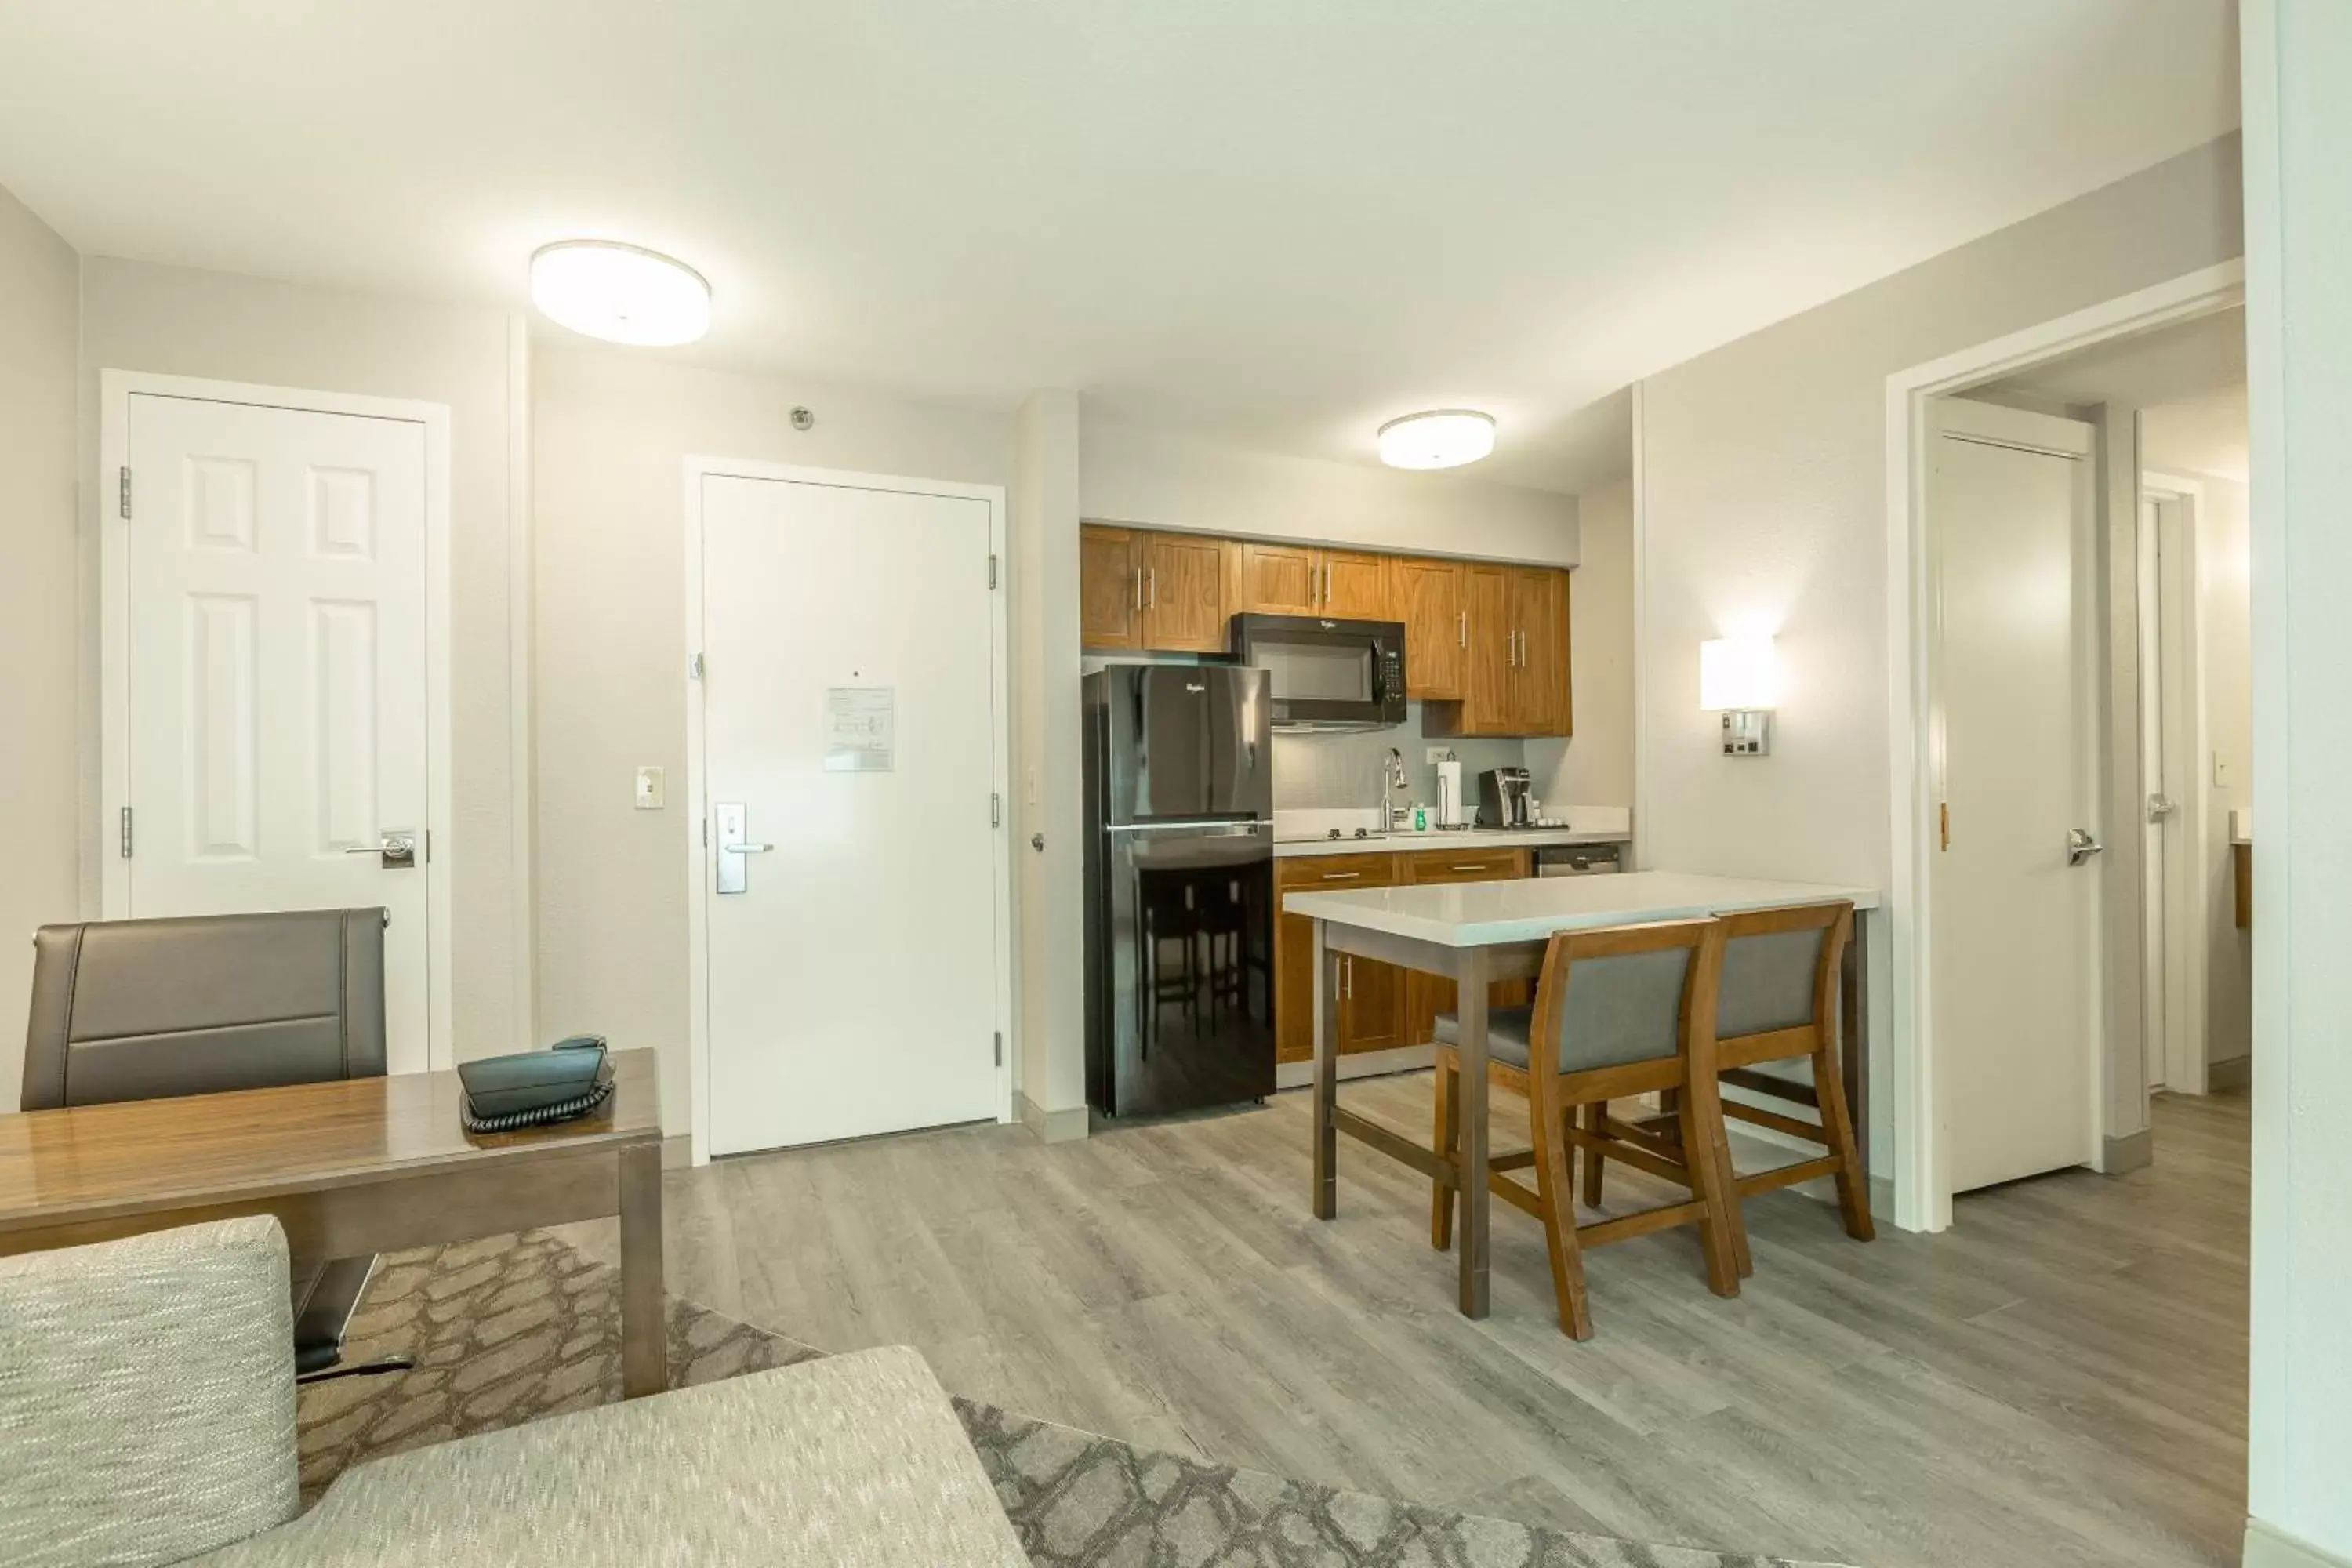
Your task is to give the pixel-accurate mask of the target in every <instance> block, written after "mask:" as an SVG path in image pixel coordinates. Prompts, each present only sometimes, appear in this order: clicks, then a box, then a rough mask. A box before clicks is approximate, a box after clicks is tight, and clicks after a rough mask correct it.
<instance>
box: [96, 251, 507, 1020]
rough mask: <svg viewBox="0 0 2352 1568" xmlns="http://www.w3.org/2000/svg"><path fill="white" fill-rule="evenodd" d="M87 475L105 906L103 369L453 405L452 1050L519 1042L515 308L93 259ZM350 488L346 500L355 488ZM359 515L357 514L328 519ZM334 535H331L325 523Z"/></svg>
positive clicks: (346, 524) (344, 525)
mask: <svg viewBox="0 0 2352 1568" xmlns="http://www.w3.org/2000/svg"><path fill="white" fill-rule="evenodd" d="M82 289H83V292H82V331H81V351H80V366H81V394H80V397H81V401H80V420H81V429H80V444H79V452H80V456H79V467H78V468H77V470H76V471H77V472H78V473H79V474H80V475H81V476H83V478H84V480H85V485H84V490H83V495H84V503H83V506H82V513H81V527H82V536H81V552H82V553H81V560H82V567H81V574H80V588H79V598H78V604H79V615H80V617H81V618H80V625H81V628H82V633H81V635H82V647H83V653H82V659H81V670H80V683H79V694H80V695H79V703H80V708H79V734H80V737H81V743H80V802H81V805H80V815H79V823H80V832H81V842H82V857H81V876H82V906H83V908H84V909H85V910H88V911H89V913H91V914H95V913H96V912H97V909H98V867H99V864H100V862H99V857H100V855H101V854H103V853H105V852H106V848H107V844H106V841H105V838H104V836H103V835H102V834H101V832H100V823H99V821H98V813H99V791H98V743H97V737H98V733H99V700H98V633H97V627H98V590H97V574H96V565H97V559H98V544H97V540H98V510H97V509H98V499H97V498H98V494H99V487H98V486H97V485H96V483H95V477H96V474H97V466H98V431H99V407H98V398H99V373H100V371H102V370H135V371H150V372H154V373H157V374H165V375H187V376H202V377H208V378H211V379H214V380H219V381H236V382H248V383H253V384H261V385H268V386H288V387H299V388H309V389H313V390H318V391H325V392H342V393H355V394H360V395H368V396H376V397H398V398H414V399H418V400H421V401H425V402H432V403H441V404H446V405H448V407H449V412H450V442H449V460H450V474H449V486H450V494H449V507H450V519H449V521H450V527H449V542H450V618H451V624H450V664H451V668H452V669H453V670H454V671H455V672H456V678H455V679H453V680H452V682H451V702H452V710H451V713H450V753H451V754H450V773H451V793H452V797H453V798H452V800H451V812H450V817H451V830H452V832H453V834H454V836H455V837H456V839H457V842H456V844H455V845H454V846H452V850H453V864H454V868H455V870H456V875H455V877H454V878H453V880H452V883H451V893H452V900H451V918H452V921H453V923H454V926H455V930H454V931H453V932H452V938H453V941H452V948H453V951H454V952H455V962H454V966H453V967H454V969H455V972H456V973H455V974H454V976H453V980H454V1003H455V1017H456V1033H457V1041H456V1045H457V1055H458V1056H459V1057H460V1058H469V1057H478V1056H494V1055H497V1054H499V1052H502V1051H509V1050H516V1049H520V1048H521V1047H522V1046H523V1045H524V1044H526V1043H530V1042H524V1041H520V1040H518V1039H516V1038H515V1037H514V1027H513V1019H514V1016H515V998H516V995H517V990H518V987H519V986H524V985H527V984H528V983H529V968H528V961H527V957H526V955H525V954H522V953H520V952H516V951H515V942H514V931H513V926H512V923H511V919H510V917H511V911H512V908H513V901H514V900H515V899H516V898H517V897H518V896H519V888H518V881H517V877H516V868H515V865H514V862H513V859H512V854H511V852H512V847H513V844H514V838H515V834H516V832H517V831H518V823H517V821H516V816H515V812H514V810H513V798H514V787H513V786H514V778H513V773H512V750H511V746H510V742H511V739H512V737H511V734H510V725H511V723H512V722H513V720H514V715H513V712H512V705H511V703H510V702H509V685H508V681H507V679H506V677H507V672H508V668H509V640H508V637H509V595H508V586H509V584H508V564H507V563H508V550H509V531H510V530H511V529H513V528H514V527H515V526H517V524H518V520H517V519H516V518H515V517H513V516H512V515H511V510H512V509H511V508H510V506H509V500H510V497H509V451H510V444H509V435H510V430H509V425H510V419H509V413H510V410H509V398H508V392H509V375H510V370H511V365H510V360H509V353H508V341H507V331H508V324H509V317H508V315H507V313H506V312H504V311H501V310H489V309H483V308H472V307H463V306H447V305H428V304H420V303H415V302H413V301H409V300H398V299H394V298H391V297H388V296H384V295H379V294H365V293H357V292H352V291H349V290H344V289H321V288H311V287H307V286H303V285H299V284H292V283H282V282H278V281H275V280H272V279H261V278H245V277H236V276H232V275H230V274H226V273H219V272H206V271H202V270H198V269H195V268H183V267H159V266H154V265H152V264H149V263H146V262H139V261H123V260H117V259H113V258H103V257H90V258H87V259H86V260H85V261H84V263H83V268H82ZM350 499H351V498H348V497H347V498H345V500H346V501H348V500H350ZM332 526H333V527H334V528H337V529H342V530H345V531H348V530H349V529H351V528H352V527H354V526H357V524H356V522H355V521H354V520H352V519H350V518H348V517H347V518H346V519H345V520H344V521H341V522H339V523H335V524H333V525H332ZM330 539H331V535H330Z"/></svg>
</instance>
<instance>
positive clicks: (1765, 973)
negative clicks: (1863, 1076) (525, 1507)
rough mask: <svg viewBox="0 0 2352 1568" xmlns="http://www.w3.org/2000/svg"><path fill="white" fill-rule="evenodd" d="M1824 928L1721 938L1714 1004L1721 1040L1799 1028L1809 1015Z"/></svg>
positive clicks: (1716, 1031) (1824, 935)
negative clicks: (1719, 985) (1720, 978)
mask: <svg viewBox="0 0 2352 1568" xmlns="http://www.w3.org/2000/svg"><path fill="white" fill-rule="evenodd" d="M1828 934H1829V933H1828V932H1827V931H1819V930H1815V931H1773V932H1770V933H1769V934H1767V935H1763V936H1743V937H1736V938H1734V939H1733V940H1732V941H1730V942H1725V943H1724V944H1723V981H1722V989H1721V991H1720V992H1719V994H1718V999H1717V1005H1716V1009H1715V1034H1716V1038H1717V1039H1720V1040H1732V1039H1738V1037H1740V1036H1742V1035H1762V1034H1769V1033H1770V1032H1771V1031H1773V1030H1776V1029H1798V1028H1802V1027H1803V1026H1806V1025H1808V1024H1810V1023H1811V1022H1812V1021H1813V975H1814V972H1815V971H1816V970H1817V969H1818V968H1819V967H1820V964H1821V962H1822V939H1823V938H1825V937H1826V936H1827V935H1828Z"/></svg>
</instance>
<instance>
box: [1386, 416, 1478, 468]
mask: <svg viewBox="0 0 2352 1568" xmlns="http://www.w3.org/2000/svg"><path fill="white" fill-rule="evenodd" d="M1494 449H1495V416H1493V415H1491V414H1481V413H1479V412H1478V411H1477V410H1476V409H1475V408H1439V409H1433V410H1432V411H1431V412H1429V413H1427V414H1408V415H1406V416H1404V417H1403V418H1402V419H1391V420H1390V421H1389V422H1388V423H1387V424H1385V425H1383V426H1381V462H1383V463H1386V464H1387V465H1388V466H1389V467H1390V468H1460V467H1461V466H1462V465H1463V464H1465V463H1475V462H1476V461H1477V460H1478V459H1479V458H1483V457H1485V456H1486V454H1487V453H1489V452H1491V451H1493V450H1494Z"/></svg>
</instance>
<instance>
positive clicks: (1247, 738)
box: [1084, 664, 1274, 1116]
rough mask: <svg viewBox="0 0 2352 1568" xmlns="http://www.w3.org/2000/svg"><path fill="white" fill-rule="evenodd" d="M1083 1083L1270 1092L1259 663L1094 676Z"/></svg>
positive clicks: (1088, 704)
mask: <svg viewBox="0 0 2352 1568" xmlns="http://www.w3.org/2000/svg"><path fill="white" fill-rule="evenodd" d="M1084 711H1085V726H1086V800H1087V805H1086V818H1087V822H1086V835H1087V842H1086V900H1087V908H1086V946H1087V952H1086V964H1087V1101H1088V1103H1089V1104H1091V1105H1092V1106H1093V1107H1094V1109H1095V1110H1097V1111H1098V1112H1100V1113H1102V1114H1105V1115H1108V1116H1143V1115H1155V1114H1158V1113H1160V1112H1164V1111H1171V1110H1192V1109H1193V1108H1195V1107H1199V1106H1206V1105H1230V1104H1233V1103H1234V1102H1236V1101H1239V1100H1257V1099H1263V1098H1264V1097H1265V1096H1266V1095H1269V1094H1271V1093H1273V1092H1274V784H1273V778H1274V754H1273V745H1272V728H1271V725H1272V717H1273V714H1272V704H1271V700H1270V699H1269V697H1268V694H1267V690H1266V676H1265V671H1264V670H1262V669H1255V668H1244V667H1242V666H1238V665H1207V664H1203V665H1151V664H1118V665H1112V666H1110V667H1109V668H1105V669H1101V670H1098V671H1097V672H1096V673H1094V674H1092V675H1089V676H1087V678H1086V684H1085V697H1084Z"/></svg>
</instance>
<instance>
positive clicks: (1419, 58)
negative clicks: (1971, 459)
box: [0, 0, 2237, 489]
mask: <svg viewBox="0 0 2352 1568" xmlns="http://www.w3.org/2000/svg"><path fill="white" fill-rule="evenodd" d="M291 16H299V17H300V20H299V22H296V21H290V20H289V17H291ZM2234 28H2235V23H2234V16H2233V8H2232V7H2231V6H2229V5H2224V4H2221V0H2065V3H2064V4H2063V5H2053V4H2051V3H2050V0H1969V3H1968V4H1965V5H1959V4H1954V3H1952V0H1783V3H1780V4H1775V5H1753V4H1746V5H1743V4H1732V3H1727V0H1641V3H1640V4H1631V3H1628V0H1284V3H1283V4H1280V5H1267V4H1265V3H1264V0H1182V3H1181V4H1173V5H1171V4H1167V3H1165V0H1021V3H1013V0H1000V3H997V4H986V3H982V0H890V3H887V4H856V3H850V4H844V3H842V0H831V3H829V4H823V5H819V4H812V3H806V0H770V3H766V4H758V5H745V4H720V3H719V0H680V3H677V4H667V5H652V4H647V3H646V0H495V3H484V0H400V3H399V4H396V5H394V4H376V5H300V6H289V5H286V4H285V0H207V3H206V4H204V5H188V4H185V3H184V0H11V3H10V4H8V5H5V6H0V184H5V186H7V187H8V188H9V189H11V190H13V191H15V192H16V195H18V196H19V197H21V198H22V199H23V200H24V201H25V202H26V204H27V205H30V206H31V207H32V208H33V209H34V210H35V211H36V212H37V213H39V214H40V215H41V216H43V217H45V218H46V219H47V220H48V222H49V223H51V224H52V225H54V226H56V227H57V228H58V231H59V232H60V233H62V234H63V235H64V236H65V237H66V238H67V239H68V240H69V241H70V242H72V243H73V244H74V245H75V246H76V247H79V248H80V249H81V250H83V251H84V252H86V253H93V254H106V255H115V256H128V257H137V258H152V259H157V260H163V261H171V262H175V263H183V264H188V265H194V266H201V267H210V268H226V269H229V270H235V271H240V272H251V273H258V274H262V275H266V276H271V277H279V278H289V279H299V280H305V281H320V282H334V283H345V284H354V285H362V286H368V287H376V288H384V289H396V290H398V291H401V292H404V293H410V294H418V295H426V296H434V297H452V298H467V299H478V300H501V301H506V302H509V303H519V302H520V301H521V300H523V299H524V297H525V295H524V262H525V259H526V258H527V257H528V256H529V255H530V251H531V250H532V249H533V248H534V247H537V246H538V245H540V244H541V243H543V242H545V241H547V240H550V239H553V238H559V237H572V236H582V235H606V236H613V237H620V238H625V239H628V240H632V241H635V242H636V243H639V244H644V245H648V246H652V247H656V248H658V249H662V250H667V251H670V252H673V253H675V254H677V255H678V256H680V257H682V258H685V259H687V260H688V261H689V262H691V263H692V264H693V265H695V266H696V267H698V268H700V269H701V270H702V271H703V272H704V273H706V274H707V275H708V276H709V278H710V279H711V281H712V283H713V285H714V287H715V289H716V292H717V298H716V309H715V313H714V314H715V327H714V331H713V332H712V334H711V337H710V338H709V340H708V342H705V343H703V344H700V345H698V346H697V347H696V348H694V349H691V350H684V351H671V352H674V353H679V354H681V355H682V356H683V357H686V358H688V359H691V360H695V361H698V362H700V363H719V364H728V365H736V366H761V367H777V368H789V369H791V370H793V371H794V372H797V373H801V374H809V375H813V376H820V377H824V378H828V379H833V380H838V381H844V382H848V383H853V384H862V385H866V386H872V387H875V388H878V389H884V390H888V391H894V392H897V393H899V394H902V395H909V396H916V397H924V398H934V399H948V400H955V401H960V402H971V403H978V404H982V405H991V406H996V407H1009V406H1011V405H1013V404H1014V403H1015V402H1017V400H1018V399H1019V398H1020V397H1021V396H1022V395H1024V393H1025V392H1026V391H1027V390H1028V389H1030V388H1032V387H1036V386H1045V385H1059V386H1074V387H1076V388H1079V389H1080V390H1082V391H1083V392H1084V393H1086V394H1087V406H1088V409H1089V411H1090V416H1108V417H1110V418H1115V419H1122V420H1132V421H1138V422H1151V423H1165V424H1171V425H1177V426H1186V427H1190V428H1191V429H1192V430H1194V431H1196V432H1198V433H1200V434H1202V435H1205V436H1210V437H1223V438H1229V439H1237V440H1241V441H1244V442H1246V443H1247V444H1250V445H1254V446H1257V447H1265V448H1267V449H1270V450H1277V451H1287V452H1296V453H1304V454H1308V455H1318V456H1327V457H1338V458H1352V459H1356V460H1362V461H1370V460H1371V458H1370V454H1371V451H1372V433H1373V429H1374V427H1375V426H1377V425H1378V424H1379V423H1380V422H1381V420H1382V419H1384V418H1387V417H1390V416H1393V415H1396V414H1398V413H1402V412H1406V411H1409V410H1412V409H1415V408H1423V407H1431V406H1452V405H1472V406H1476V407H1482V408H1486V409H1489V410H1492V411H1493V412H1494V413H1495V414H1496V416H1498V418H1499V419H1500V421H1501V431H1500V440H1499V445H1498V447H1497V451H1496V457H1495V458H1493V459H1491V460H1490V461H1489V463H1488V464H1487V465H1486V466H1485V467H1484V468H1482V469H1481V470H1479V471H1480V472H1481V473H1482V474H1483V475H1484V476H1485V477H1488V478H1493V479H1508V480H1514V481H1517V482H1520V483H1528V484H1537V485H1544V486H1549V487H1552V488H1558V489H1574V488H1576V487H1577V486H1578V485H1580V483H1583V482H1585V481H1586V480H1587V479H1589V478H1590V477H1591V476H1590V473H1589V471H1588V470H1589V469H1590V468H1591V465H1592V464H1593V463H1594V462H1596V461H1600V462H1603V463H1607V464H1610V465H1612V466H1613V467H1614V468H1622V465H1623V454H1622V444H1612V442H1611V441H1608V440H1601V439H1596V438H1595V437H1594V435H1593V432H1594V431H1596V430H1600V429H1605V428H1607V427H1608V426H1610V425H1611V423H1612V421H1615V420H1617V418H1618V416H1616V415H1614V414H1612V413H1611V412H1610V411H1609V410H1606V409H1604V410H1601V411H1597V412H1596V413H1595V414H1593V415H1591V416H1586V417H1585V418H1584V419H1583V420H1582V421H1581V422H1580V421H1579V420H1578V419H1577V418H1576V416H1577V415H1578V411H1580V410H1582V409H1584V408H1586V407H1587V405H1591V404H1593V403H1594V402H1595V401H1596V400H1598V399H1601V398H1602V397H1604V396H1606V395H1609V394H1611V393H1612V392H1614V391H1616V390H1617V389H1619V388H1621V387H1622V386H1624V385H1625V384H1627V383H1628V382H1631V381H1633V380H1635V379H1637V378H1639V377H1641V376H1643V375H1644V374H1651V373H1653V372H1655V371H1657V370H1660V369H1663V368H1664V367H1665V366H1667V365H1669V364H1673V363H1676V362H1678V361H1680V360H1683V359H1685V358H1688V357H1690V356H1691V355H1693V354H1695V353H1700V352H1703V351H1704V350H1706V349H1708V348H1710V347H1713V346H1715V345H1717V344H1718V343H1721V342H1727V341H1728V340H1729V339H1731V338H1734V337H1737V336H1739V335H1741V334H1743V333H1746V332H1748V331H1752V330H1754V329H1755V328H1757V327H1759V326H1762V325H1764V324H1766V323H1768V322H1770V321H1776V320H1778V319H1780V317H1783V316H1786V315H1788V314H1790V313H1791V312H1793V311H1796V310H1801V309H1804V308H1806V307H1808V306H1811V305H1813V304H1816V303H1818V302H1820V301H1822V300H1826V299H1830V298H1832V297H1834V296H1836V295H1838V294H1840V293H1843V292H1845V291H1846V290H1848V289H1853V288H1855V287H1857V286H1859V285H1861V284H1863V283H1864V282H1867V281H1869V280H1870V279H1874V278H1877V277H1881V276H1884V275H1885V274H1886V273H1888V272H1892V271H1895V270H1897V269H1899V268H1903V267H1905V266H1907V265H1909V264H1911V263H1913V262H1915V261H1918V260H1920V259H1923V258H1927V257H1928V256H1931V255H1933V254H1935V253H1937V252H1938V251H1941V250H1944V249H1947V248H1948V247H1951V246H1953V245H1955V244H1958V243H1959V242H1961V241H1963V240H1966V239H1968V238H1969V237H1973V236H1975V235H1978V234H1980V233H1983V232H1985V231H1987V230H1989V229H1991V228H1995V227H1998V226H2002V225H2004V224H2007V223H2011V222H2013V221H2015V220H2017V219H2019V218H2021V217H2024V216H2028V215H2029V214H2032V213H2033V212H2036V211H2039V210H2041V209H2042V208H2044V207H2047V206H2050V205H2054V204H2056V203H2058V202H2061V201H2063V200H2065V199H2067V198H2068V197H2070V196H2072V195H2076V194H2078V193H2080V192H2083V191H2085V190H2089V189H2093V188H2095V187H2096V186H2098V185H2101V184H2105V183H2107V182H2109V181H2112V180H2115V179H2117V178H2119V177H2121V176H2123V175H2125V174H2130V173H2132V172H2133V171H2135V170H2137V169H2139V168H2143V167H2145V166H2147V165H2148V164H2150V163H2156V162H2158V161H2160V160H2162V159H2164V158H2166V157H2168V156H2170V155H2172V154H2174V153H2179V152H2182V151H2185V150H2187V149H2189V148H2190V147H2193V146H2196V145H2199V144H2200V143H2202V142H2207V141H2209V140H2210V139H2211V138H2212V137H2214V136H2216V135H2218V134H2221V132H2225V131H2227V130H2229V129H2230V128H2231V126H2233V125H2234V124H2235V123H2236V121H2237V98H2236V62H2235V55H2234ZM552 330H553V329H550V331H552Z"/></svg>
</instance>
